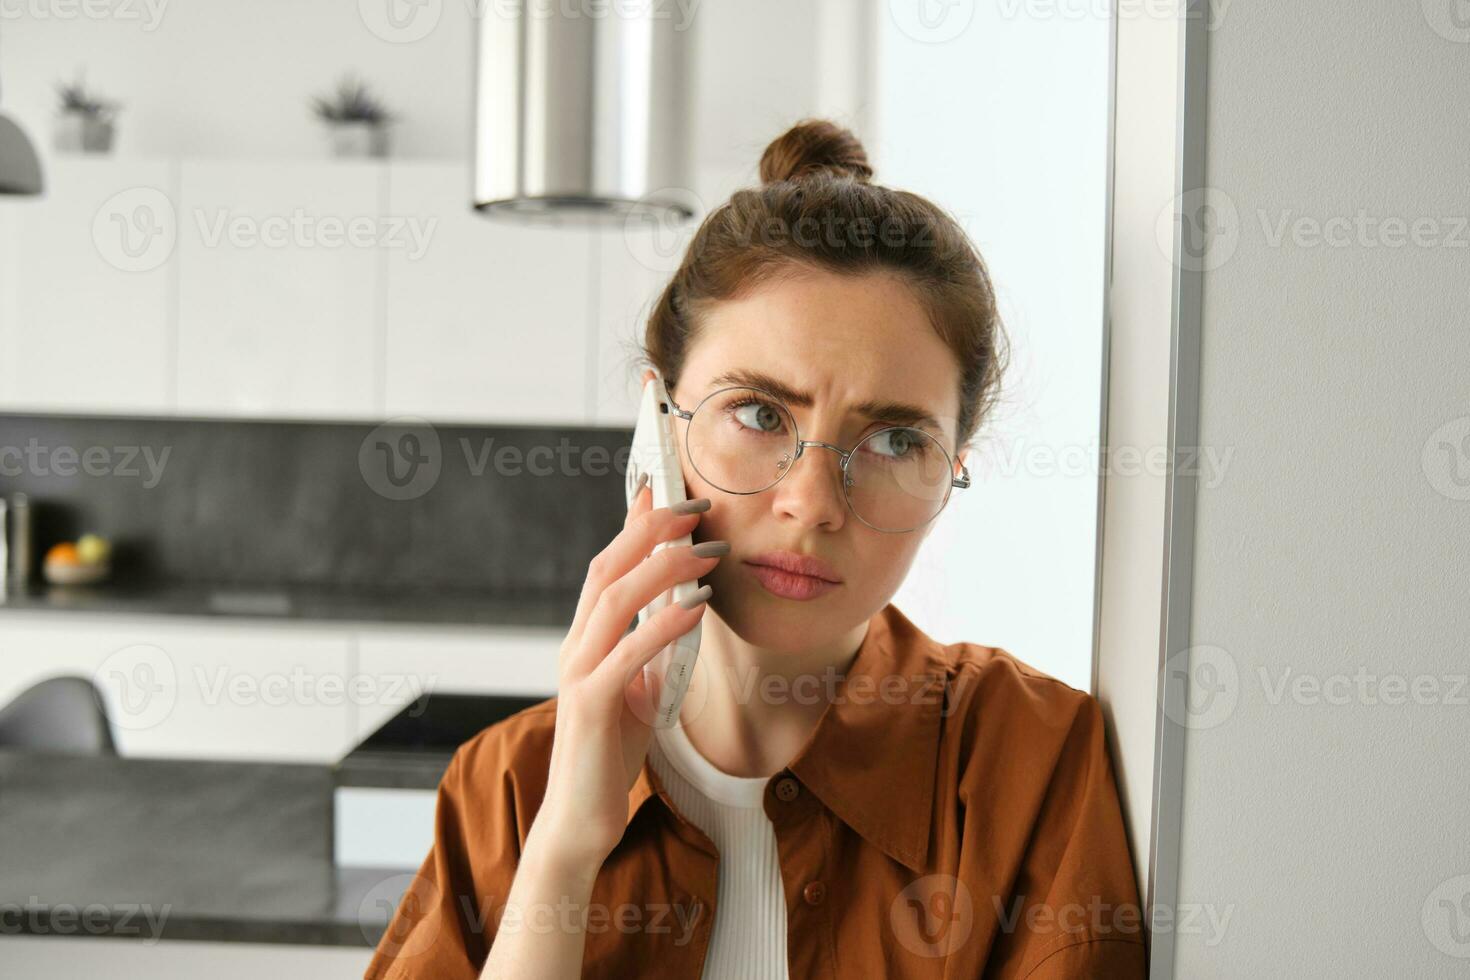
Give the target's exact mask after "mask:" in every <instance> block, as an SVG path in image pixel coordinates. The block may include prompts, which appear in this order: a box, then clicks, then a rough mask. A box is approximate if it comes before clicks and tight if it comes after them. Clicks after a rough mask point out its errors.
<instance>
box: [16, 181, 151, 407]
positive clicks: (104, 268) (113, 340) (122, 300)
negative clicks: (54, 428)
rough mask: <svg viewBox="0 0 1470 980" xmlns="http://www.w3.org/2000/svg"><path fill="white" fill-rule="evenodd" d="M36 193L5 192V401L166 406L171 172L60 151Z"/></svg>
mask: <svg viewBox="0 0 1470 980" xmlns="http://www.w3.org/2000/svg"><path fill="white" fill-rule="evenodd" d="M45 177H46V191H45V194H44V196H42V197H39V198H9V199H6V198H0V202H3V203H0V407H3V408H5V409H9V410H12V411H41V412H46V411H57V412H116V413H128V412H134V413H157V412H165V411H168V410H169V409H170V408H171V407H172V382H173V376H172V365H173V358H172V346H173V338H172V334H171V327H170V319H169V317H170V307H171V303H172V296H173V276H174V273H175V269H174V263H175V261H176V256H175V254H174V253H175V232H176V224H175V217H174V209H173V204H172V201H173V199H174V182H175V181H174V167H173V165H172V164H171V163H169V162H168V161H165V160H146V159H132V160H129V159H110V158H107V159H86V158H79V157H60V156H58V157H56V158H53V159H50V160H48V161H47V162H46V172H45Z"/></svg>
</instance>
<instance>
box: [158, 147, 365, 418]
mask: <svg viewBox="0 0 1470 980" xmlns="http://www.w3.org/2000/svg"><path fill="white" fill-rule="evenodd" d="M384 180H385V165H384V164H383V163H382V162H380V161H365V160H337V161H330V162H308V161H281V160H255V161H238V160H208V161H205V160H185V161H184V162H183V163H182V164H181V170H180V195H179V203H180V209H179V210H180V213H179V310H178V408H179V410H180V411H181V412H183V413H185V414H198V415H244V416H269V417H305V418H364V417H371V416H372V415H373V414H374V413H375V410H376V407H377V405H376V400H377V387H378V378H377V365H378V362H379V357H380V339H379V338H380V332H381V331H380V324H379V308H380V302H379V295H378V293H379V280H380V263H381V245H382V243H384V242H385V241H387V240H388V237H389V235H388V232H389V231H390V229H388V228H387V227H386V226H385V224H384V222H383V221H382V220H381V210H382V207H381V204H382V197H383V192H384Z"/></svg>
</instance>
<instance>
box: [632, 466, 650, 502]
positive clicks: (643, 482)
mask: <svg viewBox="0 0 1470 980" xmlns="http://www.w3.org/2000/svg"><path fill="white" fill-rule="evenodd" d="M646 486H648V473H647V472H646V471H645V472H643V473H639V474H638V485H637V486H636V487H634V488H633V496H635V497H636V496H638V494H639V492H640V491H641V490H642V489H643V488H644V487H646Z"/></svg>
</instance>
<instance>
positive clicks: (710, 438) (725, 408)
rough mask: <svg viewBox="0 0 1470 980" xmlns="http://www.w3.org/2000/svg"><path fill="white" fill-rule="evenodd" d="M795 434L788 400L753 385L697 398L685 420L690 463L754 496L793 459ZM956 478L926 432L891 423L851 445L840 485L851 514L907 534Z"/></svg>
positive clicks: (714, 480) (929, 515) (730, 488)
mask: <svg viewBox="0 0 1470 980" xmlns="http://www.w3.org/2000/svg"><path fill="white" fill-rule="evenodd" d="M798 438H799V436H798V434H797V428H796V421H795V419H794V418H793V416H792V414H791V410H790V409H788V408H787V407H786V405H785V404H783V403H782V402H780V401H778V400H776V399H775V398H774V397H773V396H771V395H769V394H767V393H765V392H763V391H761V390H760V389H757V388H726V389H723V390H721V391H717V392H715V393H714V394H712V395H710V396H709V397H708V398H706V399H704V401H702V402H700V404H699V406H698V407H697V408H696V409H695V410H694V413H693V417H692V418H690V419H689V435H688V443H687V446H688V453H689V463H690V465H691V466H693V467H694V469H695V470H696V471H697V472H698V473H699V475H700V476H701V477H703V478H704V479H705V480H706V481H707V482H709V483H710V484H712V485H713V486H715V487H718V488H719V489H721V490H724V491H726V492H728V493H744V494H748V493H757V492H759V491H761V490H765V489H766V488H768V487H770V486H772V485H774V484H775V483H776V481H777V480H779V479H780V478H781V477H782V476H783V475H784V474H785V472H786V471H787V469H789V468H790V466H791V465H792V463H793V462H795V460H796V450H797V439H798ZM807 449H809V450H811V449H815V450H816V451H817V452H825V450H823V449H821V447H812V446H808V447H807ZM953 477H954V472H953V468H952V464H951V462H950V457H949V454H948V453H947V452H945V450H944V447H943V446H942V445H941V444H940V443H939V440H937V439H935V438H934V437H933V436H932V435H930V434H929V433H927V432H925V431H924V430H923V429H911V428H891V427H890V428H883V429H878V430H876V431H874V432H872V433H869V434H868V435H867V436H866V437H864V439H863V440H862V441H861V442H860V443H859V444H858V445H857V446H856V447H854V449H853V451H852V456H851V458H850V460H849V462H848V465H847V473H846V480H845V481H844V482H845V485H844V489H845V491H846V493H847V499H848V502H849V503H850V504H851V506H852V509H853V513H855V514H857V516H858V517H859V518H861V519H862V520H863V521H864V522H865V523H867V524H869V525H871V526H872V527H874V528H877V529H879V530H883V531H906V530H911V529H913V528H916V527H918V526H920V525H922V524H925V523H927V522H928V521H930V520H932V519H933V518H934V517H935V516H936V515H937V514H938V513H939V512H940V510H942V509H943V508H944V504H945V501H946V500H948V498H949V491H950V487H951V485H952V481H953Z"/></svg>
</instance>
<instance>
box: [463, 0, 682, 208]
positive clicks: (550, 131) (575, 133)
mask: <svg viewBox="0 0 1470 980" xmlns="http://www.w3.org/2000/svg"><path fill="white" fill-rule="evenodd" d="M598 7H599V5H594V4H567V3H558V2H547V0H520V2H517V3H488V4H481V5H479V9H480V11H481V12H480V14H479V24H478V32H479V37H478V44H477V50H476V63H475V138H474V187H473V194H474V205H475V207H476V208H478V209H479V210H480V211H481V212H483V213H485V214H489V215H515V216H519V217H522V218H533V219H539V220H543V221H550V222H553V223H559V224H567V223H573V224H593V223H606V222H610V221H624V220H626V219H627V218H628V217H629V216H630V215H633V214H651V215H653V216H655V217H658V218H660V219H662V220H668V219H669V218H671V217H673V218H676V219H679V220H682V219H684V218H687V217H690V216H691V215H692V214H693V207H692V206H691V204H690V202H691V200H692V198H693V191H692V190H691V189H690V188H691V183H690V175H689V155H690V154H689V128H690V127H689V120H688V102H689V88H690V67H691V61H692V41H693V38H692V36H691V32H690V31H689V29H688V25H687V24H682V23H681V22H680V19H679V18H678V16H676V10H675V9H674V7H675V5H674V4H673V3H669V2H660V0H644V2H642V3H636V4H632V3H611V4H602V5H600V8H601V9H600V10H599V9H597V8H598Z"/></svg>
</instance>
